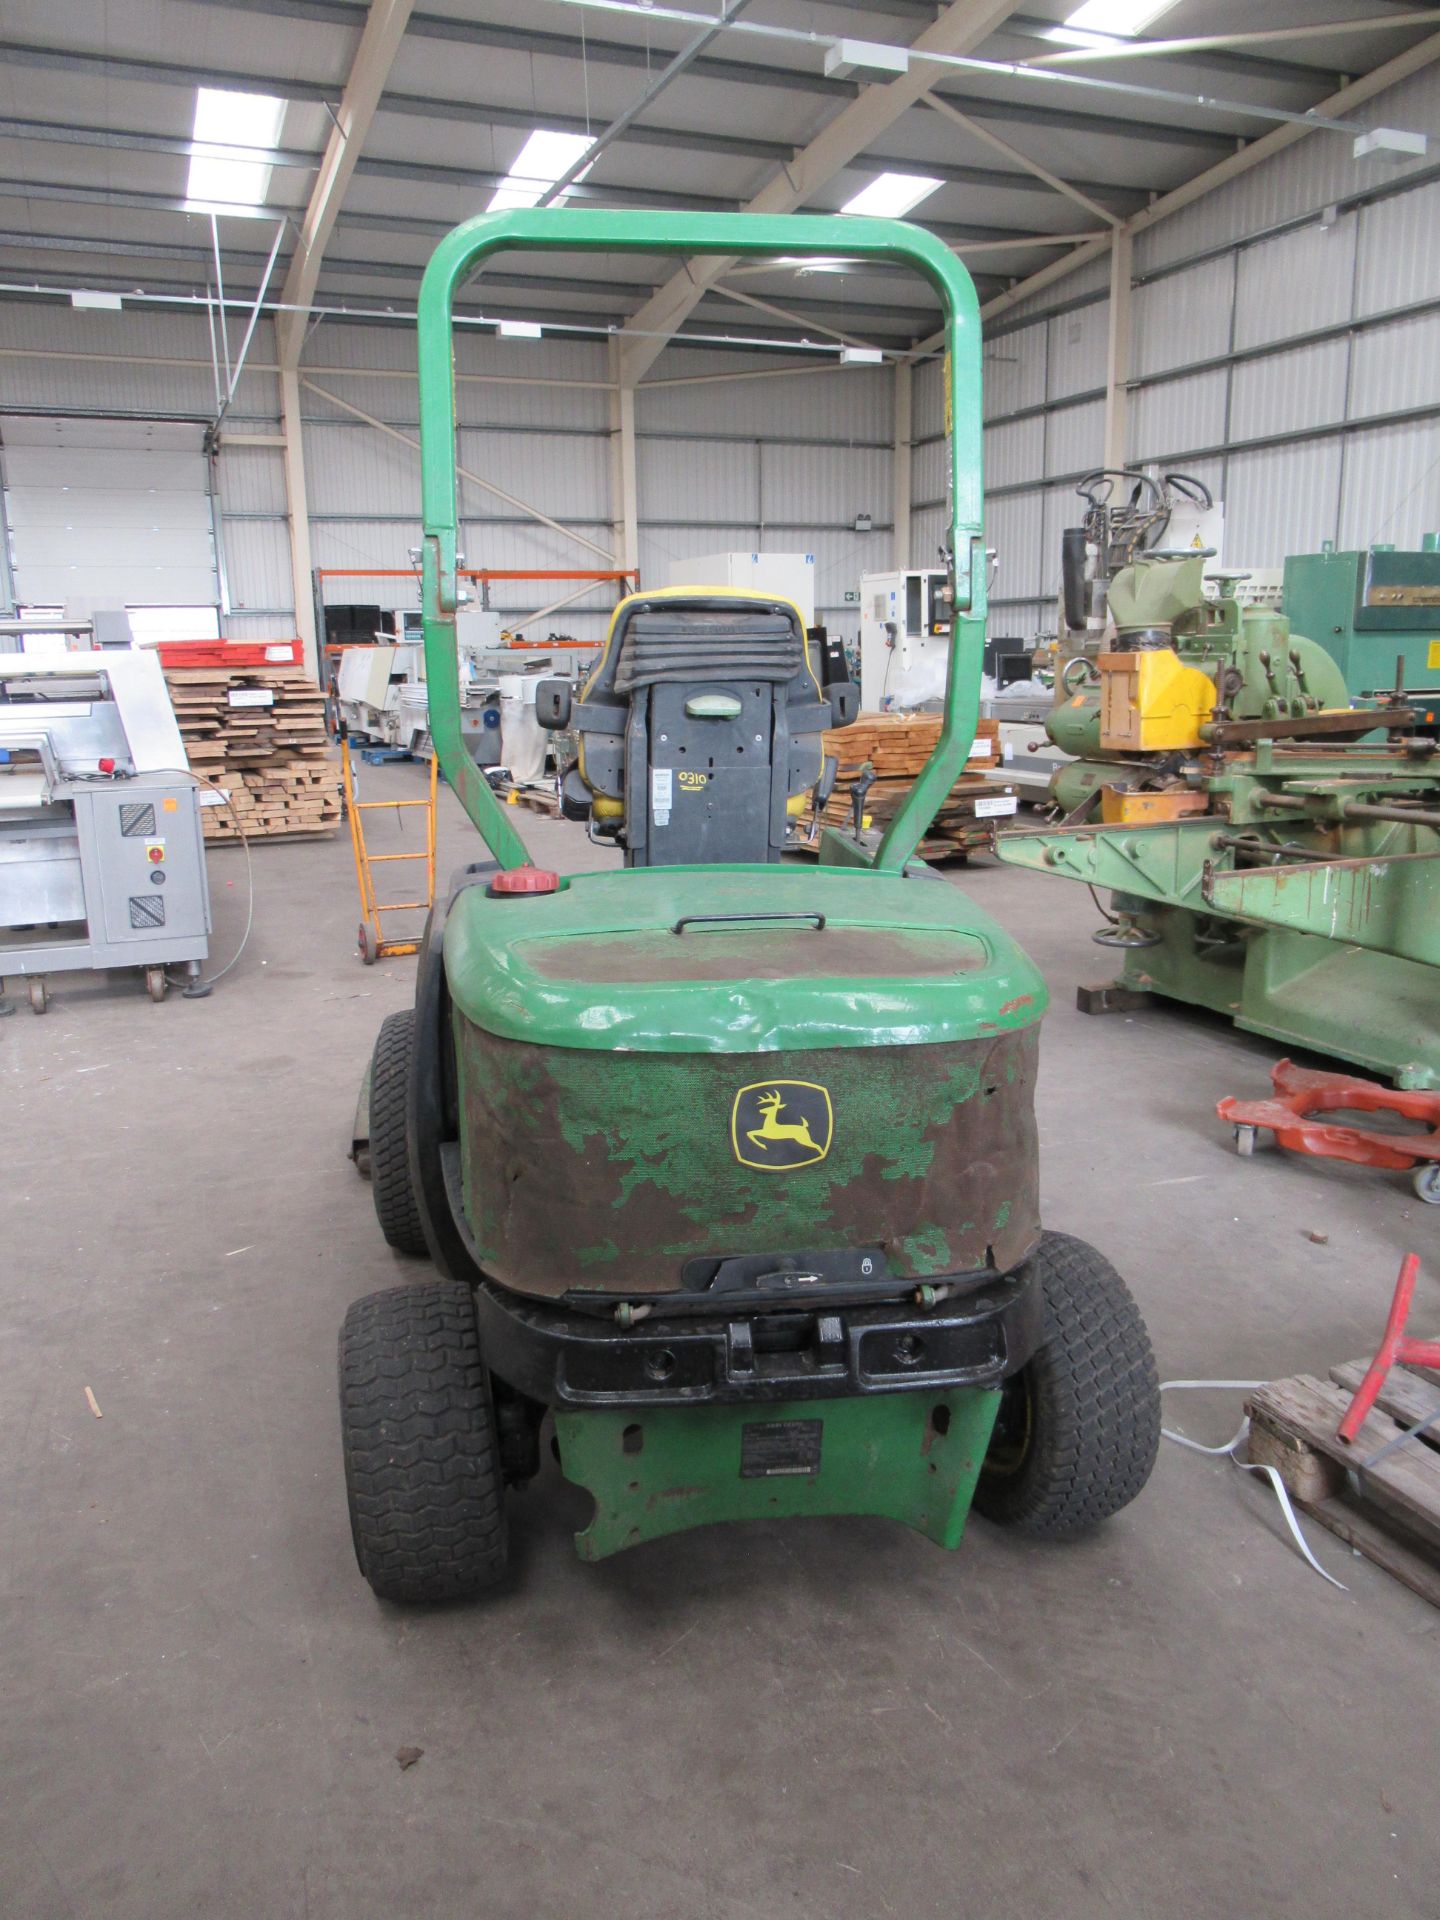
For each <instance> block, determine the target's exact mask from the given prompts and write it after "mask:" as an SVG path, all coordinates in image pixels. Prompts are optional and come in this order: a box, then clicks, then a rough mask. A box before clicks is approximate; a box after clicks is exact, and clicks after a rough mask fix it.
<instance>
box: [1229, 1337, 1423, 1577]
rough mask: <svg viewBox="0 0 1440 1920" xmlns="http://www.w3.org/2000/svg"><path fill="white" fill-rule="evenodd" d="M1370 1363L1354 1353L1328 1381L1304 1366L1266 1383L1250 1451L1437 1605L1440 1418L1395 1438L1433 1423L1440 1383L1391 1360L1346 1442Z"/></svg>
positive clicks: (1308, 1507)
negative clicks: (1342, 1431)
mask: <svg viewBox="0 0 1440 1920" xmlns="http://www.w3.org/2000/svg"><path fill="white" fill-rule="evenodd" d="M1367 1364H1368V1363H1367V1362H1366V1361H1364V1360H1347V1361H1346V1362H1345V1363H1344V1364H1343V1365H1342V1366H1338V1367H1332V1368H1331V1369H1330V1378H1329V1380H1328V1381H1327V1380H1317V1379H1315V1378H1314V1377H1313V1376H1312V1375H1310V1374H1305V1373H1301V1374H1296V1376H1295V1377H1294V1379H1292V1380H1272V1381H1271V1382H1270V1384H1269V1385H1268V1386H1264V1387H1261V1388H1259V1389H1258V1390H1257V1391H1256V1392H1255V1393H1254V1394H1252V1395H1251V1397H1250V1400H1249V1402H1248V1403H1247V1406H1246V1409H1245V1410H1246V1412H1247V1413H1248V1414H1249V1415H1250V1458H1251V1459H1252V1460H1254V1461H1257V1462H1261V1463H1263V1464H1264V1465H1265V1466H1268V1467H1274V1468H1275V1469H1276V1470H1277V1471H1278V1472H1279V1475H1280V1478H1281V1479H1282V1480H1283V1481H1284V1482H1285V1486H1286V1488H1287V1490H1288V1491H1289V1494H1290V1498H1291V1499H1292V1500H1293V1501H1294V1503H1295V1505H1296V1506H1297V1507H1299V1508H1301V1509H1302V1510H1303V1511H1304V1512H1305V1513H1308V1514H1310V1515H1311V1516H1312V1517H1313V1518H1314V1519H1316V1520H1318V1521H1320V1523H1321V1524H1322V1526H1326V1527H1328V1528H1329V1529H1330V1531H1331V1532H1332V1533H1334V1534H1338V1535H1339V1537H1340V1538H1341V1539H1342V1540H1343V1541H1345V1543H1346V1545H1347V1546H1351V1547H1353V1548H1355V1550H1356V1551H1357V1552H1358V1553H1363V1554H1364V1555H1365V1557H1366V1559H1367V1560H1373V1561H1374V1562H1375V1564H1376V1565H1377V1566H1381V1567H1384V1569H1385V1570H1386V1572H1387V1573H1390V1574H1393V1575H1394V1576H1395V1578H1396V1579H1397V1580H1400V1581H1403V1582H1404V1584H1405V1585H1406V1586H1407V1587H1409V1588H1411V1589H1412V1590H1413V1591H1414V1592H1415V1593H1418V1594H1421V1595H1423V1596H1424V1598H1425V1599H1427V1600H1428V1601H1429V1602H1430V1603H1431V1605H1432V1606H1437V1607H1440V1421H1436V1424H1435V1425H1432V1426H1427V1427H1426V1428H1425V1430H1424V1432H1423V1433H1417V1434H1415V1435H1414V1437H1413V1438H1410V1439H1406V1440H1405V1441H1404V1442H1403V1443H1402V1444H1401V1445H1399V1446H1394V1445H1393V1443H1394V1442H1395V1441H1396V1440H1397V1439H1398V1437H1399V1436H1400V1435H1401V1434H1402V1433H1406V1432H1408V1431H1409V1430H1411V1429H1413V1428H1416V1427H1418V1426H1420V1425H1421V1424H1422V1423H1423V1422H1425V1421H1428V1420H1435V1418H1436V1415H1437V1413H1440V1385H1437V1384H1436V1381H1435V1379H1434V1377H1433V1376H1431V1375H1430V1374H1429V1373H1428V1372H1426V1371H1425V1370H1424V1369H1417V1368H1413V1367H1401V1366H1397V1367H1392V1368H1391V1370H1390V1373H1389V1375H1388V1376H1387V1378H1386V1381H1385V1384H1384V1386H1382V1387H1381V1389H1380V1392H1379V1395H1378V1397H1377V1399H1376V1402H1375V1405H1374V1408H1373V1409H1372V1410H1371V1412H1370V1413H1369V1414H1367V1415H1366V1418H1365V1424H1364V1426H1363V1427H1361V1429H1360V1431H1359V1433H1358V1434H1357V1435H1356V1437H1355V1441H1354V1444H1353V1445H1350V1446H1347V1445H1346V1444H1345V1442H1344V1441H1343V1440H1340V1439H1339V1438H1337V1436H1336V1432H1335V1429H1336V1427H1338V1426H1339V1424H1340V1421H1341V1419H1342V1417H1343V1416H1344V1414H1345V1412H1346V1410H1347V1409H1348V1407H1349V1405H1350V1401H1351V1397H1352V1396H1353V1394H1354V1392H1355V1389H1356V1388H1357V1387H1358V1386H1359V1384H1360V1382H1361V1381H1362V1380H1363V1379H1364V1377H1365V1371H1366V1367H1367ZM1386 1449H1389V1451H1385V1450H1386ZM1382 1452H1384V1458H1383V1459H1376V1457H1375V1456H1376V1455H1377V1454H1380V1453H1382ZM1367 1463H1368V1464H1367Z"/></svg>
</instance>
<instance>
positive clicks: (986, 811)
mask: <svg viewBox="0 0 1440 1920" xmlns="http://www.w3.org/2000/svg"><path fill="white" fill-rule="evenodd" d="M1019 805H1020V802H1019V801H1018V800H1017V799H1016V798H1015V795H1014V794H1013V793H997V794H994V795H992V796H991V797H990V798H989V799H980V800H977V801H976V802H975V818H976V819H977V820H993V819H994V818H995V816H996V815H997V814H1001V813H1014V812H1015V811H1016V809H1017V808H1018V807H1019Z"/></svg>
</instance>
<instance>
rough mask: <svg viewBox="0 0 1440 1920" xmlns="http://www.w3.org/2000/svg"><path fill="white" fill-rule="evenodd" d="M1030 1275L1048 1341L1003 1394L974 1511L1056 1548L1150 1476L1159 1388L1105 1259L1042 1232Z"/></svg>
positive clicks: (1133, 1313) (1129, 1302) (1135, 1320)
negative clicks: (1038, 1291)
mask: <svg viewBox="0 0 1440 1920" xmlns="http://www.w3.org/2000/svg"><path fill="white" fill-rule="evenodd" d="M1030 1265H1031V1270H1032V1272H1033V1274H1034V1277H1035V1280H1036V1281H1037V1283H1038V1284H1039V1286H1040V1289H1041V1292H1042V1294H1043V1297H1044V1304H1045V1321H1044V1336H1043V1339H1042V1341H1041V1344H1040V1346H1039V1347H1038V1348H1037V1350H1036V1352H1035V1353H1034V1354H1033V1355H1032V1356H1031V1358H1030V1359H1029V1361H1028V1362H1027V1363H1026V1364H1025V1366H1024V1367H1022V1368H1021V1370H1020V1372H1019V1373H1017V1374H1015V1375H1013V1376H1012V1377H1011V1378H1010V1379H1009V1380H1007V1381H1006V1383H1005V1386H1004V1389H1003V1390H1002V1393H1001V1399H1000V1412H999V1415H998V1417H997V1419H996V1422H995V1431H994V1434H993V1435H992V1437H991V1441H990V1450H989V1452H988V1453H987V1454H986V1456H985V1465H984V1467H983V1469H982V1471H981V1474H980V1481H979V1485H978V1486H977V1488H976V1490H975V1507H976V1510H977V1511H978V1512H979V1513H981V1514H983V1515H984V1517H985V1518H986V1519H987V1520H992V1521H994V1522H996V1523H997V1524H998V1525H1000V1526H1010V1527H1017V1528H1019V1529H1020V1530H1021V1531H1022V1532H1024V1533H1032V1534H1041V1535H1047V1536H1049V1537H1050V1538H1052V1539H1063V1538H1066V1537H1068V1536H1070V1535H1072V1534H1077V1533H1083V1532H1084V1531H1086V1529H1088V1528H1090V1527H1093V1526H1094V1525H1096V1524H1097V1522H1099V1521H1101V1520H1107V1519H1109V1517H1110V1515H1111V1514H1113V1513H1118V1512H1119V1511H1120V1509H1121V1508H1122V1507H1127V1506H1129V1504H1130V1502H1131V1501H1132V1500H1133V1499H1134V1498H1135V1496H1136V1494H1137V1493H1139V1492H1140V1490H1141V1488H1142V1487H1143V1486H1144V1485H1145V1482H1146V1481H1147V1480H1148V1479H1149V1478H1150V1472H1151V1469H1152V1468H1153V1467H1154V1465H1155V1456H1156V1454H1157V1452H1158V1451H1159V1447H1160V1385H1159V1380H1158V1378H1157V1375H1156V1372H1155V1356H1154V1354H1153V1353H1152V1352H1151V1350H1150V1337H1149V1335H1148V1334H1147V1333H1146V1331H1145V1322H1144V1321H1143V1320H1142V1319H1141V1317H1140V1309H1139V1308H1138V1307H1137V1306H1136V1304H1135V1302H1134V1300H1133V1299H1132V1298H1131V1295H1130V1290H1129V1288H1128V1287H1127V1286H1126V1285H1125V1282H1124V1281H1123V1280H1122V1279H1121V1278H1120V1276H1119V1274H1118V1273H1117V1272H1116V1271H1115V1269H1114V1268H1113V1267H1112V1266H1111V1265H1110V1262H1109V1261H1108V1260H1106V1259H1104V1258H1103V1256H1102V1255H1100V1254H1098V1253H1097V1252H1096V1251H1095V1249H1094V1248H1093V1247H1090V1246H1087V1245H1086V1244H1085V1242H1084V1241H1083V1240H1074V1239H1071V1237H1070V1236H1069V1234H1064V1233H1047V1234H1045V1235H1043V1236H1042V1238H1041V1241H1040V1245H1039V1247H1038V1248H1037V1249H1036V1251H1035V1253H1034V1255H1033V1256H1032V1258H1031V1262H1030Z"/></svg>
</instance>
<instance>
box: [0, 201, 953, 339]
mask: <svg viewBox="0 0 1440 1920" xmlns="http://www.w3.org/2000/svg"><path fill="white" fill-rule="evenodd" d="M0 247H13V248H17V249H20V250H22V251H23V250H24V249H26V248H29V247H33V248H35V249H36V250H37V251H40V252H43V253H76V254H80V253H83V254H90V255H96V256H100V257H108V258H113V259H116V260H124V259H136V260H161V261H169V262H172V263H174V264H176V265H182V264H185V263H193V264H194V265H195V266H196V267H197V268H202V269H203V267H204V265H205V263H206V261H207V260H208V258H209V250H208V248H207V247H204V246H202V245H200V244H199V243H198V242H196V243H194V244H187V243H186V242H184V241H174V240H112V239H109V238H108V237H107V236H105V235H103V234H69V233H35V232H32V231H28V230H25V231H21V230H18V229H0ZM225 257H226V261H227V263H228V264H229V265H231V266H233V267H234V268H236V269H237V270H238V273H239V275H240V276H242V277H243V274H244V272H245V271H246V270H247V269H249V270H251V271H255V272H258V270H259V269H260V268H261V267H262V266H263V265H264V261H265V255H264V254H263V253H260V252H256V251H252V250H250V249H248V248H236V247H229V248H227V249H226V256H225ZM423 272H424V265H423V263H422V262H416V263H414V264H412V263H409V262H406V261H395V260H386V261H375V260H354V259H347V258H341V257H339V256H337V255H334V254H331V255H330V256H329V257H328V258H327V260H326V263H325V268H324V276H323V277H324V278H325V279H327V280H329V279H330V278H331V277H332V276H335V277H339V276H343V275H345V274H354V275H356V276H357V277H360V278H364V277H367V276H368V277H370V278H373V279H394V280H401V279H410V280H418V279H419V277H420V275H421V274H422V273H423ZM477 284H481V285H483V286H484V287H485V289H486V290H487V292H488V291H498V290H500V289H504V290H506V291H508V292H511V293H514V294H517V295H528V296H529V297H530V300H531V302H532V305H531V308H530V310H529V311H530V312H531V313H532V314H533V312H534V306H533V302H534V300H535V299H536V298H537V297H543V296H545V295H547V294H561V295H571V296H576V297H579V298H583V299H591V300H601V301H604V300H610V299H613V300H614V301H616V302H617V305H618V310H617V311H616V312H615V313H613V314H612V315H611V316H610V318H611V323H612V324H614V323H616V322H618V321H619V320H620V319H621V318H623V314H624V308H625V306H626V304H627V303H628V299H629V297H630V296H632V295H634V294H636V293H644V292H645V291H646V290H647V289H646V288H645V287H643V286H636V285H635V283H634V282H629V281H627V282H621V283H616V282H613V281H596V280H580V279H567V278H564V277H562V276H560V275H548V274H528V273H507V272H506V271H505V269H504V268H503V267H501V268H497V269H495V270H494V271H492V272H488V273H487V274H486V275H485V277H484V280H483V282H481V283H477ZM196 285H197V287H200V286H202V285H203V274H202V276H201V278H200V279H199V280H197V282H196ZM240 287H241V279H240V278H237V280H236V283H235V290H236V291H237V292H238V291H239V290H240ZM250 291H251V292H252V293H253V288H251V289H250ZM717 297H719V296H718V292H717ZM725 297H726V298H729V297H731V296H730V290H729V289H728V288H727V289H726V290H725ZM734 297H735V298H736V299H742V298H743V299H746V300H750V301H753V299H754V296H742V295H740V294H738V293H736V294H735V296H734ZM786 299H787V302H788V304H789V306H790V308H791V309H792V310H793V312H794V313H796V314H798V315H799V316H800V324H801V325H805V324H809V325H813V326H816V327H820V328H821V329H822V330H827V331H832V332H833V331H835V330H834V329H833V328H830V329H827V328H826V327H825V322H826V320H827V319H829V318H831V317H842V318H844V317H848V318H850V319H852V320H854V321H855V322H856V323H857V324H863V325H864V326H865V327H866V328H867V329H869V330H870V331H872V332H873V331H875V330H877V329H878V330H882V331H884V330H888V331H891V332H893V333H895V334H896V336H897V338H899V339H900V340H902V341H904V342H905V343H906V344H907V345H908V343H909V341H910V340H912V339H913V338H914V335H915V331H916V329H917V327H919V326H928V325H929V323H930V321H931V318H932V315H931V314H930V313H927V312H925V311H924V310H923V309H918V308H909V307H897V306H896V305H895V304H894V303H893V302H892V301H888V300H887V301H883V302H882V301H878V300H877V301H864V300H858V299H850V300H825V299H822V298H814V297H811V296H809V295H800V296H796V297H792V296H790V295H788V294H787V295H786ZM496 304H501V303H499V302H497V303H496ZM508 304H515V303H513V302H512V303H508ZM771 310H772V311H779V310H778V309H775V308H772V309H771ZM561 314H562V317H563V310H561Z"/></svg>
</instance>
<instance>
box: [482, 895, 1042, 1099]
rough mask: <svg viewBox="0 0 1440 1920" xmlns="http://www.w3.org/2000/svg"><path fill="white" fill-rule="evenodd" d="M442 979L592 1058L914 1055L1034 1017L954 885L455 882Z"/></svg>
mask: <svg viewBox="0 0 1440 1920" xmlns="http://www.w3.org/2000/svg"><path fill="white" fill-rule="evenodd" d="M822 920H823V922H824V924H823V926H822V925H820V924H819V922H820V921H822ZM682 922H683V923H684V925H685V931H684V932H680V933H677V932H676V931H675V929H676V928H677V927H678V926H680V925H681V924H682ZM445 974H446V980H447V983H448V985H449V989H450V995H451V998H452V1000H453V1001H454V1003H455V1005H456V1006H457V1007H458V1008H459V1010H460V1011H461V1012H462V1013H463V1014H464V1015H465V1016H466V1018H467V1019H468V1020H469V1021H471V1022H472V1023H473V1024H474V1025H476V1026H481V1027H484V1028H485V1029H486V1030H487V1031H488V1032H491V1033H495V1034H498V1035H500V1036H502V1037H503V1038H506V1039H512V1040H525V1041H533V1042H539V1043H544V1044H548V1045H551V1046H556V1047H570V1048H579V1049H581V1050H582V1051H585V1052H594V1053H597V1054H598V1053H608V1052H612V1051H615V1050H617V1049H623V1050H625V1051H629V1052H644V1053H673V1054H694V1053H729V1054H755V1053H774V1052H780V1051H788V1050H790V1049H794V1048H809V1047H856V1048H864V1049H868V1048H870V1047H873V1046H876V1045H882V1046H903V1047H907V1048H920V1047H923V1046H927V1045H931V1044H935V1043H943V1042H949V1041H953V1040H958V1039H968V1038H970V1037H972V1036H974V1035H976V1034H995V1033H999V1032H1002V1031H1008V1030H1012V1029H1016V1028H1020V1027H1024V1026H1030V1025H1033V1024H1034V1023H1035V1022H1036V1021H1038V1020H1039V1019H1040V1017H1041V1015H1042V1014H1043V1013H1044V1011H1045V1006H1046V991H1045V983H1044V981H1043V979H1042V978H1041V976H1040V974H1039V973H1038V971H1037V970H1036V968H1035V966H1034V965H1033V963H1032V962H1031V961H1029V960H1028V959H1027V958H1026V957H1025V955H1024V954H1023V953H1022V952H1021V951H1020V949H1019V948H1018V947H1017V946H1016V944H1015V942H1014V941H1013V940H1012V939H1011V937H1010V935H1009V934H1007V933H1006V932H1005V931H1004V929H1003V928H1002V927H1000V926H999V925H998V923H997V922H996V921H994V920H992V919H991V918H990V916H989V915H988V914H985V913H982V912H981V910H980V909H979V908H978V907H977V906H975V904H974V902H973V901H971V900H970V899H968V898H967V897H966V895H965V894H963V893H962V892H961V891H960V890H959V888H958V887H951V886H945V885H942V884H940V883H938V882H936V881H934V880H926V879H924V878H920V877H913V878H909V879H902V878H900V877H899V876H896V875H890V874H876V873H863V874H862V873H856V872H852V871H847V870H846V869H844V868H839V867H825V868H816V867H804V866H799V865H796V866H781V867H768V868H766V869H765V870H764V875H763V882H762V881H761V878H760V876H758V875H757V873H756V872H755V870H753V869H751V868H746V867H652V868H637V869H632V870H627V871H617V872H609V873H591V874H576V875H572V876H570V877H569V878H568V879H567V880H566V881H565V882H564V883H563V884H562V886H561V889H560V891H559V892H558V893H550V894H530V895H512V896H508V897H507V896H502V897H499V898H493V899H492V898H491V897H489V896H488V895H487V893H486V891H485V889H484V888H483V887H472V888H468V889H467V890H466V891H465V892H464V893H462V894H461V896H460V897H459V899H458V900H457V901H456V902H455V905H454V907H453V908H452V909H451V912H450V915H449V919H448V920H447V922H446V927H445ZM759 1070H760V1071H763V1070H764V1068H763V1063H762V1065H761V1067H760V1069H759ZM802 1077H803V1076H802Z"/></svg>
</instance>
